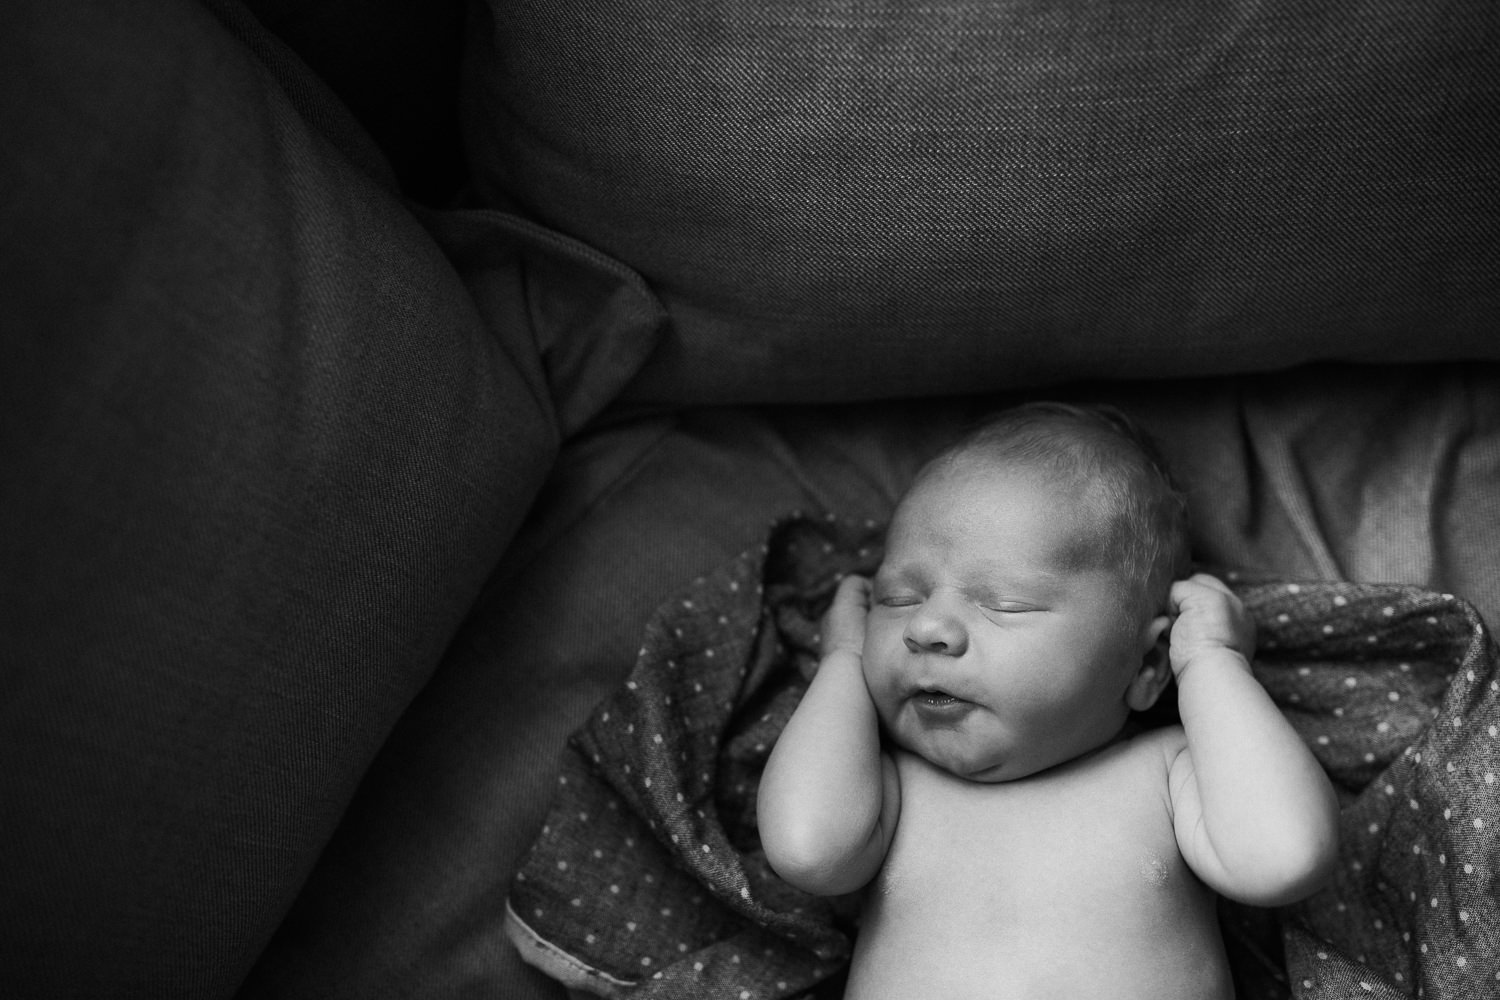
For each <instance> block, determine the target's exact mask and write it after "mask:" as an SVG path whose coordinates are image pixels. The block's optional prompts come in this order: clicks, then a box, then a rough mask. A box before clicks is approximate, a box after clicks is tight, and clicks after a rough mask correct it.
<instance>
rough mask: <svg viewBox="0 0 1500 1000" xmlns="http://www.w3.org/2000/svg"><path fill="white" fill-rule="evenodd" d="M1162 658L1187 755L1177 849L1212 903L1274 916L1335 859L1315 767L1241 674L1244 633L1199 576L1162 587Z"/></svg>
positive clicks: (1235, 605) (1227, 604) (1248, 632)
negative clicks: (1165, 649) (1168, 598)
mask: <svg viewBox="0 0 1500 1000" xmlns="http://www.w3.org/2000/svg"><path fill="white" fill-rule="evenodd" d="M1172 605H1173V608H1174V609H1175V610H1176V612H1177V615H1178V617H1177V620H1176V622H1175V623H1174V624H1173V626H1172V636H1171V650H1170V657H1171V663H1172V670H1173V672H1174V673H1175V674H1176V675H1177V685H1178V707H1179V709H1180V711H1181V714H1182V725H1183V729H1184V730H1185V731H1186V733H1187V747H1186V749H1185V750H1183V751H1182V752H1181V753H1179V754H1178V755H1177V758H1176V759H1175V760H1174V761H1173V763H1172V767H1171V778H1170V786H1171V795H1172V806H1173V810H1174V817H1175V818H1174V824H1175V826H1176V832H1177V842H1178V845H1179V846H1180V847H1181V849H1182V854H1183V857H1184V858H1185V859H1186V860H1187V862H1188V864H1189V865H1191V866H1192V868H1193V870H1194V871H1195V872H1197V873H1198V876H1199V877H1200V878H1202V879H1203V881H1204V882H1206V883H1208V885H1210V886H1212V887H1213V888H1214V889H1215V890H1216V891H1218V892H1219V893H1221V894H1223V895H1225V896H1229V897H1231V898H1233V899H1237V900H1239V901H1241V902H1245V903H1250V904H1252V905H1257V906H1280V905H1284V904H1286V903H1289V902H1292V901H1294V900H1297V899H1301V898H1303V897H1305V896H1307V895H1309V894H1311V893H1312V892H1314V891H1316V890H1317V889H1318V888H1319V887H1320V886H1321V885H1322V883H1323V882H1324V881H1326V879H1327V878H1328V876H1329V875H1330V873H1331V871H1332V867H1333V864H1334V862H1335V860H1336V854H1337V850H1338V805H1337V802H1336V800H1335V798H1334V794H1333V786H1332V785H1330V784H1329V781H1328V777H1327V775H1325V774H1324V773H1323V769H1322V768H1321V767H1319V765H1318V762H1317V760H1316V759H1315V758H1314V757H1313V755H1312V754H1311V753H1310V752H1309V751H1308V749H1307V747H1306V745H1305V744H1304V743H1303V742H1302V740H1301V739H1300V738H1299V737H1298V736H1297V733H1296V731H1295V730H1293V729H1292V727H1291V725H1290V724H1288V722H1287V721H1286V718H1285V717H1284V716H1283V715H1282V714H1281V712H1280V711H1279V710H1278V709H1277V708H1276V706H1275V704H1273V703H1272V701H1271V699H1270V697H1269V696H1268V695H1267V694H1266V692H1265V690H1264V689H1263V688H1262V687H1261V686H1260V683H1259V682H1258V681H1256V679H1255V677H1254V675H1253V674H1251V672H1250V663H1249V656H1250V654H1251V653H1252V652H1253V646H1254V626H1253V623H1252V622H1251V621H1250V620H1249V617H1248V616H1247V615H1246V613H1245V610H1244V607H1243V606H1242V605H1241V604H1240V602H1239V599H1238V598H1236V597H1235V596H1234V595H1233V594H1232V593H1230V591H1229V589H1228V588H1227V587H1225V586H1224V584H1222V583H1220V582H1219V581H1218V580H1216V579H1214V578H1213V577H1211V576H1207V575H1205V574H1201V573H1200V574H1198V575H1196V576H1194V577H1192V578H1191V579H1189V580H1180V581H1178V582H1177V583H1176V584H1174V585H1173V587H1172Z"/></svg>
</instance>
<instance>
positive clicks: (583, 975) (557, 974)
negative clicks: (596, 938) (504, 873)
mask: <svg viewBox="0 0 1500 1000" xmlns="http://www.w3.org/2000/svg"><path fill="white" fill-rule="evenodd" d="M505 936H506V937H508V938H510V940H511V943H512V944H514V945H515V946H516V950H517V951H519V952H520V953H521V958H522V959H523V960H525V961H526V963H527V964H529V965H534V966H536V967H537V968H538V969H540V970H542V971H543V972H545V973H546V974H547V975H549V976H551V977H552V978H553V979H556V980H557V981H558V982H560V983H562V984H563V985H564V986H567V987H569V988H571V989H579V990H584V991H586V992H589V993H593V994H594V995H596V996H601V997H611V998H615V997H623V996H625V995H626V991H628V990H630V989H632V988H634V987H635V986H636V983H634V982H632V981H630V980H626V979H616V978H615V977H614V976H611V975H610V974H609V973H607V972H601V971H600V970H598V969H596V968H594V967H593V966H591V965H589V964H588V963H586V962H584V961H582V960H581V959H579V958H577V957H575V956H573V955H570V954H569V953H567V952H566V951H563V950H562V949H561V948H559V947H558V946H557V945H555V944H553V943H552V942H551V941H548V940H547V939H546V938H543V937H542V936H541V935H540V934H538V933H537V932H536V931H535V930H533V929H532V927H531V925H530V924H528V923H527V922H526V921H524V920H522V919H521V918H520V916H519V915H518V914H517V913H516V911H515V910H514V909H513V908H512V907H511V905H510V900H506V901H505Z"/></svg>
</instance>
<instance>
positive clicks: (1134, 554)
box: [932, 402, 1191, 614]
mask: <svg viewBox="0 0 1500 1000" xmlns="http://www.w3.org/2000/svg"><path fill="white" fill-rule="evenodd" d="M975 455H981V456H983V457H985V458H992V459H995V460H999V461H1002V462H1007V463H1016V464H1018V465H1022V466H1025V467H1028V468H1031V469H1035V470H1036V471H1038V472H1040V473H1042V474H1043V475H1045V476H1046V477H1047V478H1048V479H1049V480H1050V481H1053V482H1059V483H1062V484H1064V485H1066V486H1067V487H1069V488H1070V489H1072V490H1074V491H1075V492H1076V495H1077V496H1078V498H1079V499H1080V501H1081V502H1082V503H1083V504H1084V506H1085V510H1086V511H1087V512H1088V513H1089V514H1090V515H1091V517H1092V520H1093V521H1094V522H1095V523H1096V524H1097V525H1098V526H1099V528H1100V531H1099V537H1097V538H1093V539H1089V540H1088V543H1085V544H1082V545H1080V546H1078V552H1077V553H1075V555H1076V556H1077V558H1079V559H1080V560H1083V561H1086V562H1088V563H1089V564H1091V565H1101V564H1102V565H1108V566H1117V567H1120V568H1122V569H1123V570H1124V572H1125V573H1126V574H1127V576H1128V577H1129V578H1130V579H1133V580H1136V581H1139V584H1140V587H1141V590H1140V592H1139V593H1140V597H1141V598H1142V599H1143V601H1144V602H1145V603H1146V604H1147V605H1148V607H1147V609H1146V610H1148V611H1149V612H1150V613H1153V614H1154V613H1157V612H1159V611H1161V610H1164V609H1165V607H1166V603H1167V594H1168V591H1169V590H1170V588H1171V585H1172V581H1173V580H1176V579H1178V578H1180V577H1182V576H1185V575H1186V574H1187V572H1188V570H1189V568H1190V565H1191V557H1190V552H1189V543H1188V520H1187V498H1186V496H1185V495H1184V494H1183V492H1182V490H1181V489H1179V488H1178V486H1177V484H1176V483H1175V481H1174V480H1173V478H1172V474H1171V471H1170V470H1169V469H1168V468H1167V463H1166V461H1165V459H1164V458H1163V457H1162V454H1161V451H1160V449H1159V448H1158V447H1157V446H1156V443H1155V442H1154V441H1152V440H1151V438H1150V436H1149V435H1148V434H1147V433H1146V432H1145V430H1144V429H1142V428H1141V427H1140V425H1138V424H1137V423H1136V422H1135V421H1134V420H1132V419H1131V418H1130V417H1128V416H1126V415H1125V414H1124V413H1122V412H1121V411H1119V410H1117V409H1115V408H1114V407H1112V406H1104V405H1088V406H1083V405H1074V404H1071V403H1059V402H1032V403H1023V404H1021V405H1019V406H1015V407H1011V408H1010V409H1007V410H1003V411H1001V412H1000V413H998V414H996V415H994V416H993V417H990V418H989V419H987V420H985V421H983V422H982V423H981V424H979V425H978V426H977V427H976V428H974V429H973V430H971V431H970V432H969V433H968V434H966V435H965V436H964V437H963V438H962V439H960V440H959V441H958V442H957V443H955V444H953V445H951V446H950V447H949V448H947V449H946V450H945V451H944V452H943V453H942V454H941V455H939V456H938V458H937V459H935V460H934V461H933V463H932V466H935V467H941V466H944V465H949V464H951V463H953V462H956V461H959V460H962V459H963V458H966V457H969V456H975ZM1089 543H1092V544H1089Z"/></svg>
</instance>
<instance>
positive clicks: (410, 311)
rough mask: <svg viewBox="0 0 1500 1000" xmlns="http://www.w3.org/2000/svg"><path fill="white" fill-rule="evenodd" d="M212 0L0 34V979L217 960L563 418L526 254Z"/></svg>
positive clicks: (128, 985)
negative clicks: (435, 213) (500, 259)
mask: <svg viewBox="0 0 1500 1000" xmlns="http://www.w3.org/2000/svg"><path fill="white" fill-rule="evenodd" d="M210 6H211V9H210ZM210 6H205V5H203V4H199V3H193V2H187V0H169V2H160V3H151V4H131V5H108V4H105V5H99V4H87V3H79V2H75V0H34V2H32V0H23V3H22V5H21V9H20V10H19V11H15V10H12V11H11V15H12V20H14V21H15V23H17V24H20V25H22V26H23V27H22V28H21V29H20V30H6V31H4V32H0V78H3V81H4V83H5V85H4V86H0V132H3V134H4V135H5V136H6V137H7V140H6V141H5V142H4V143H0V191H3V192H4V193H3V194H0V233H4V234H5V238H4V239H3V240H0V329H3V330H4V336H3V337H0V470H3V473H0V640H3V643H0V748H3V766H0V845H3V849H0V887H3V889H0V941H3V942H4V946H3V952H4V960H3V961H0V995H4V996H9V997H29V998H41V997H51V996H59V997H64V996H66V997H77V996H112V997H127V996H141V997H191V998H195V1000H196V998H205V997H224V996H229V995H231V994H233V992H234V991H235V990H236V989H237V988H238V986H239V984H240V982H241V980H242V978H243V977H244V976H245V974H246V971H247V970H248V969H249V967H250V965H251V963H252V962H253V961H254V959H255V957H256V956H257V955H258V954H259V953H260V951H261V950H262V948H263V947H264V945H265V942H266V941H267V940H268V939H269V938H270V936H271V934H272V932H273V931H274V929H275V928H276V927H277V926H278V924H279V923H280V922H281V919H282V917H283V915H284V913H285V912H286V910H287V908H288V907H289V906H290V905H291V902H292V899H293V897H294V896H295V895H296V893H297V892H298V890H299V889H300V887H301V885H302V883H303V880H304V879H305V878H306V876H307V873H308V871H309V870H310V869H311V868H312V867H313V864H314V862H315V861H316V859H317V857H318V855H319V853H320V852H321V850H322V849H323V847H324V845H325V843H326V842H327V840H328V838H329V837H330V836H331V834H332V832H333V829H334V826H335V824H336V823H337V822H338V820H339V817H340V816H341V815H342V813H343V811H344V808H345V806H346V805H347V803H348V802H349V800H350V798H351V797H352V796H353V794H354V789H355V786H356V784H357V783H358V781H359V780H360V778H361V776H362V775H363V774H364V771H365V769H366V768H367V767H368V765H369V763H370V761H371V759H372V758H373V757H374V755H375V752H376V750H377V748H378V747H379V746H380V745H381V744H382V743H383V742H384V740H385V739H386V737H387V735H388V733H389V732H390V729H391V727H392V726H393V725H394V724H395V721H396V718H397V717H398V716H399V715H400V713H401V712H402V711H403V710H404V709H405V707H406V705H407V703H408V702H409V701H410V699H411V698H412V697H413V695H414V694H415V693H416V691H417V690H418V689H419V688H420V687H421V686H422V685H423V683H424V682H425V681H426V680H427V678H428V677H429V676H430V675H431V674H432V672H433V670H434V669H435V667H436V666H437V664H438V661H439V660H440V658H441V657H442V655H443V652H444V650H445V649H446V648H447V646H448V643H449V642H450V641H451V639H452V637H453V634H454V632H455V631H456V630H457V627H458V623H459V621H460V620H461V619H462V618H463V617H464V615H465V614H466V613H467V612H468V610H469V608H470V606H471V605H472V604H473V602H474V600H475V598H476V596H477V595H478V593H479V591H480V588H481V586H482V584H483V582H484V580H485V578H486V577H487V576H488V574H489V572H490V570H491V569H492V567H493V566H494V564H495V562H496V561H497V560H498V559H499V557H500V554H501V552H502V551H503V550H504V548H505V546H506V543H507V542H508V540H509V537H510V535H511V533H512V531H513V530H514V529H515V527H516V525H517V524H518V523H519V521H520V520H521V517H522V515H523V514H524V513H525V511H526V509H527V507H528V506H529V505H530V503H531V500H532V498H533V497H534V495H535V493H536V491H537V489H538V488H539V486H540V484H541V482H542V479H543V477H544V476H545V475H546V473H547V471H548V469H549V468H550V466H551V463H552V460H553V457H554V455H555V453H556V448H557V439H558V433H557V428H556V426H555V422H554V415H553V412H552V407H551V403H550V399H549V395H550V393H549V390H548V388H547V386H546V384H545V374H544V371H543V364H542V361H541V359H540V358H539V357H538V355H537V346H536V335H535V334H534V332H533V331H532V329H531V318H530V314H529V311H528V308H527V301H526V296H525V295H524V290H523V288H522V287H521V274H520V272H519V270H512V271H510V272H508V273H509V277H510V285H509V287H508V288H507V287H506V286H505V283H504V278H505V274H506V272H505V271H504V270H503V269H496V270H495V271H494V272H493V273H491V274H490V275H489V276H488V278H487V279H486V282H485V286H486V289H487V293H486V294H487V304H488V310H487V316H486V317H485V318H481V316H480V314H479V312H478V310H477V309H476V308H475V305H474V301H473V299H472V297H471V295H470V292H469V289H468V288H467V287H466V285H465V283H464V281H463V280H462V279H461V278H460V276H459V275H458V274H457V273H456V272H455V271H454V269H453V268H452V266H451V265H450V264H449V262H448V260H447V259H446V258H445V257H444V255H443V254H442V253H441V252H440V251H439V249H438V247H437V246H436V245H435V244H434V242H433V241H432V239H431V238H430V237H429V236H428V234H427V233H426V232H425V231H424V230H423V229H422V227H421V226H419V225H418V223H417V221H416V220H415V219H414V218H413V217H412V216H411V215H410V213H409V212H408V211H407V210H406V209H405V208H404V207H403V206H402V204H401V203H400V202H399V201H398V199H397V198H396V196H395V195H394V190H393V189H394V181H393V179H392V175H391V172H390V170H389V168H388V167H386V166H385V165H384V164H383V162H382V159H381V157H380V154H379V152H378V151H377V150H376V148H375V146H374V145H373V144H372V143H371V142H370V140H369V139H368V137H367V136H364V135H363V133H362V132H361V131H360V129H359V128H358V127H357V126H356V125H355V124H354V123H353V122H352V120H351V119H350V118H349V116H348V114H347V113H346V112H345V111H344V110H343V109H342V107H341V106H340V104H339V102H337V101H336V100H334V99H333V98H332V97H331V95H329V94H328V93H327V91H326V89H325V88H323V87H322V85H321V84H320V83H319V81H317V80H316V79H315V78H312V77H310V76H309V75H308V74H307V73H306V71H305V69H303V68H302V67H301V66H300V63H299V62H298V60H296V59H295V58H293V57H291V56H290V54H288V53H286V52H285V51H284V50H282V49H281V48H280V47H279V46H278V45H277V44H276V43H275V40H274V39H271V38H270V37H268V36H266V35H264V34H263V33H260V32H259V31H258V26H257V25H256V24H255V23H254V21H253V19H250V18H248V16H247V15H246V14H245V13H244V12H243V10H242V9H241V8H239V7H237V6H236V5H235V4H233V3H214V4H212V5H210ZM216 15H217V16H216ZM252 51H253V52H254V53H255V55H252V54H251V53H252ZM487 321H488V322H487Z"/></svg>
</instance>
